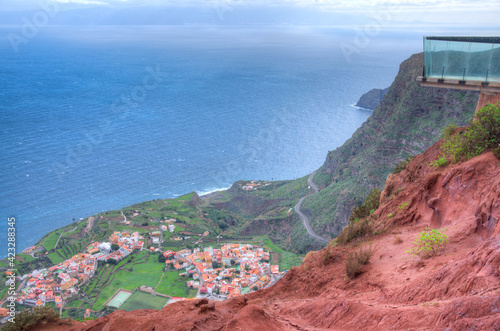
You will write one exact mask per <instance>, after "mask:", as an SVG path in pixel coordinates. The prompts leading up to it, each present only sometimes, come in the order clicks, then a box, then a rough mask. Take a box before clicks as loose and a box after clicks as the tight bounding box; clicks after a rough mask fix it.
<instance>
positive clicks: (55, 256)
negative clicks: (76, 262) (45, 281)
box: [47, 252, 64, 265]
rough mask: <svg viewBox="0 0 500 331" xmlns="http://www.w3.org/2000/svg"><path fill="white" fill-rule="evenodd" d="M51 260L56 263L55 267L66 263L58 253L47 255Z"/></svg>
mask: <svg viewBox="0 0 500 331" xmlns="http://www.w3.org/2000/svg"><path fill="white" fill-rule="evenodd" d="M47 256H48V257H49V259H50V260H51V261H52V262H53V263H54V265H56V264H59V263H61V262H63V261H64V258H63V257H62V256H61V255H59V253H57V252H52V253H50V254H49V255H47Z"/></svg>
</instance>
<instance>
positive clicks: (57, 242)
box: [33, 225, 78, 257]
mask: <svg viewBox="0 0 500 331" xmlns="http://www.w3.org/2000/svg"><path fill="white" fill-rule="evenodd" d="M76 229H78V225H77V226H75V228H74V229H73V230H69V231H66V232H71V231H75V230H76ZM66 232H63V233H61V234H60V235H59V238H57V241H56V244H55V246H54V249H56V247H57V245H58V244H59V239H61V237H62V235H63V234H65V233H66ZM33 257H34V256H33Z"/></svg>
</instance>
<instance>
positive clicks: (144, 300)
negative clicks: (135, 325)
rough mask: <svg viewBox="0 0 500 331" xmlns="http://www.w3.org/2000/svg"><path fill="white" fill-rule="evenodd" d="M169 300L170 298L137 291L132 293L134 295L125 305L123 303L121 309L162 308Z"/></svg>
mask: <svg viewBox="0 0 500 331" xmlns="http://www.w3.org/2000/svg"><path fill="white" fill-rule="evenodd" d="M167 301H168V299H167V298H164V297H160V296H157V295H152V294H149V293H144V292H141V291H135V292H134V294H132V296H131V297H130V298H128V300H127V301H125V303H124V304H123V305H121V307H120V309H123V310H125V311H132V310H136V309H156V310H161V309H162V308H163V306H164V305H165V304H166V303H167Z"/></svg>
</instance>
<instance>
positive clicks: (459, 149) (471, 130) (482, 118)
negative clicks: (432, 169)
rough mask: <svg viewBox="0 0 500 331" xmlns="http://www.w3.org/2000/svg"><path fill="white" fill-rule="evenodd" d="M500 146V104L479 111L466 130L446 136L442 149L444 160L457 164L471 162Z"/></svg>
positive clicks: (487, 106)
mask: <svg viewBox="0 0 500 331" xmlns="http://www.w3.org/2000/svg"><path fill="white" fill-rule="evenodd" d="M445 133H446V132H445ZM499 144H500V108H499V106H498V104H497V105H496V106H494V105H492V104H488V105H486V106H484V107H483V108H481V109H479V110H478V111H477V113H476V116H475V118H474V121H473V122H471V124H470V126H469V127H468V128H467V129H466V130H464V131H461V132H458V133H455V134H451V133H450V134H449V135H447V136H445V138H444V140H443V143H442V144H441V149H442V150H443V153H444V155H443V158H445V159H446V160H448V161H450V162H452V163H456V162H459V161H461V160H469V159H471V158H473V157H474V156H477V155H479V154H481V153H482V152H484V151H485V150H487V149H493V148H497V147H498V146H499Z"/></svg>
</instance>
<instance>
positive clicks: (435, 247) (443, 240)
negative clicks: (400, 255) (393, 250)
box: [406, 228, 448, 259]
mask: <svg viewBox="0 0 500 331" xmlns="http://www.w3.org/2000/svg"><path fill="white" fill-rule="evenodd" d="M447 243H448V235H447V234H445V233H442V232H441V231H439V230H438V229H433V230H430V229H429V228H425V231H422V232H420V236H419V238H418V239H417V241H415V247H414V248H412V249H409V250H407V251H406V253H408V254H410V255H411V256H413V257H415V256H419V257H421V258H423V259H427V258H430V257H432V256H435V255H437V254H438V253H439V251H440V250H441V249H443V248H444V247H445V246H446V244H447Z"/></svg>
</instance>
